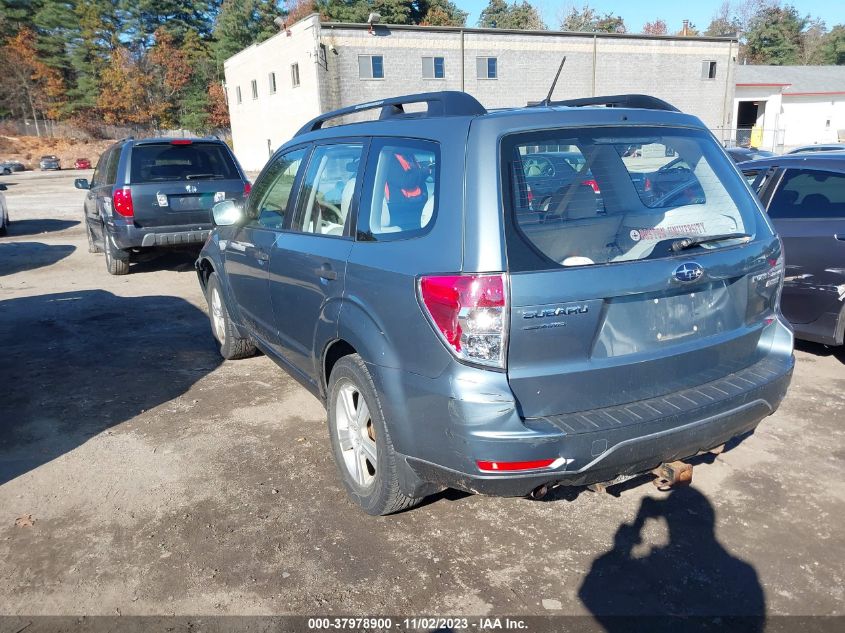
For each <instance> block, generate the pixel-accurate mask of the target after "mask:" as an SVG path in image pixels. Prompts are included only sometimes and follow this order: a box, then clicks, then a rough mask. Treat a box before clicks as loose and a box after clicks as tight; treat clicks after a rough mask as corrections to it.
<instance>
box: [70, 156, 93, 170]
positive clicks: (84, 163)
mask: <svg viewBox="0 0 845 633" xmlns="http://www.w3.org/2000/svg"><path fill="white" fill-rule="evenodd" d="M73 168H74V169H91V161H90V160H88V159H87V158H77V159H76V160H75V161H74V163H73Z"/></svg>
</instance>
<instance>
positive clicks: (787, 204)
mask: <svg viewBox="0 0 845 633" xmlns="http://www.w3.org/2000/svg"><path fill="white" fill-rule="evenodd" d="M768 213H769V216H770V217H772V218H842V217H845V174H840V173H836V172H830V171H822V170H816V169H787V170H786V172H784V175H783V178H782V179H781V181H780V184H779V185H778V188H777V191H775V193H774V194H773V195H772V200H771V202H770V203H769V208H768Z"/></svg>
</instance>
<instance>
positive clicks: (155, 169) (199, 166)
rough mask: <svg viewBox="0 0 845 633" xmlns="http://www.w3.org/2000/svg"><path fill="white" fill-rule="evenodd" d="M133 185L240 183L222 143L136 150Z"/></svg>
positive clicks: (134, 148) (162, 145) (160, 145)
mask: <svg viewBox="0 0 845 633" xmlns="http://www.w3.org/2000/svg"><path fill="white" fill-rule="evenodd" d="M131 161H132V168H131V176H130V178H131V182H133V183H141V182H161V181H168V180H212V179H213V180H237V179H239V178H240V176H239V175H238V170H237V168H236V167H235V163H234V161H233V160H232V157H231V155H230V154H229V152H228V150H227V149H226V148H225V147H224V146H222V145H220V144H219V143H190V144H184V145H183V144H178V145H175V144H172V143H154V144H149V145H136V146H135V147H133V148H132V159H131Z"/></svg>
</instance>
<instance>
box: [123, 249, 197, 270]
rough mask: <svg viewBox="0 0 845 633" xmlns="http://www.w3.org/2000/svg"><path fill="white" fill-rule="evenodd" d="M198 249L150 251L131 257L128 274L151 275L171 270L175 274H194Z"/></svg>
mask: <svg viewBox="0 0 845 633" xmlns="http://www.w3.org/2000/svg"><path fill="white" fill-rule="evenodd" d="M199 252H200V249H199V248H195V249H187V250H170V249H161V250H150V251H146V252H143V253H140V254H137V255H133V256H132V264H131V265H130V267H129V273H130V274H136V273H152V272H157V271H159V270H171V271H173V272H177V273H186V272H191V273H192V272H194V271H195V269H194V262H195V261H197V255H199Z"/></svg>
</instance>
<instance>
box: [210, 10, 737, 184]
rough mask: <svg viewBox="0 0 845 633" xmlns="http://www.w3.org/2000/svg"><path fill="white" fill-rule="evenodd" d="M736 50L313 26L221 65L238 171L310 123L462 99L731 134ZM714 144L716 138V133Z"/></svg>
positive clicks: (638, 39) (524, 34)
mask: <svg viewBox="0 0 845 633" xmlns="http://www.w3.org/2000/svg"><path fill="white" fill-rule="evenodd" d="M736 51H737V44H736V41H735V40H732V39H730V38H705V37H680V36H662V37H652V36H644V35H619V34H608V33H568V32H567V33H563V32H553V31H507V30H503V29H477V28H456V27H422V26H393V25H376V26H375V27H373V28H370V27H369V26H368V25H366V24H338V23H321V22H320V21H319V18H318V16H317V15H312V16H309V17H307V18H304V19H303V20H300V21H299V22H297V23H296V24H293V25H291V26H290V27H288V28H287V29H286V30H285V31H282V32H280V33H279V34H277V35H275V36H273V37H272V38H270V39H269V40H267V41H265V42H262V43H261V44H257V45H253V46H250V47H249V48H247V49H245V50H243V51H241V52H239V53H237V54H236V55H234V56H233V57H231V58H230V59H228V60H227V61H226V63H225V75H226V92H227V95H228V102H229V112H230V116H231V120H232V137H233V141H234V149H235V154H236V155H237V157H238V159H239V160H240V161H241V163H242V164H243V166H244V167H245V168H246V169H249V170H254V169H259V168H260V167H262V166H263V164H264V163H265V161H266V160H267V158H268V156H269V155H270V152H271V150H274V149H276V148H277V147H279V146H280V145H281V144H282V143H284V142H286V141H287V140H288V139H290V138H291V137H292V136H293V134H295V133H296V131H297V130H298V129H299V127H300V126H301V125H302V124H304V123H305V122H306V121H308V120H309V119H311V118H313V117H315V116H317V115H318V114H321V113H323V112H326V111H329V110H334V109H336V108H340V107H344V106H348V105H353V104H357V103H364V102H367V101H373V100H376V99H380V98H385V97H390V96H397V95H402V94H413V93H417V92H431V91H440V90H464V91H466V92H468V93H470V94H472V95H473V96H475V97H476V98H477V99H478V100H479V101H480V102H481V103H482V104H483V105H484V106H485V107H488V108H497V107H512V106H523V105H525V104H526V103H527V102H528V101H537V100H540V99H542V98H544V97H545V96H546V93H547V92H548V89H549V86H550V85H551V82H552V79H553V77H554V75H555V72H556V71H557V68H558V65H559V64H560V60H561V59H562V57H563V56H564V55H565V56H566V66H565V67H564V70H563V73H562V74H561V77H560V80H559V82H558V85H557V89H556V90H555V93H554V98H556V99H567V98H576V97H589V96H595V95H611V94H620V93H646V94H651V95H654V96H657V97H660V98H663V99H665V100H667V101H669V102H670V103H673V104H675V105H676V106H677V107H679V108H680V109H682V110H684V111H686V112H690V113H692V114H695V115H697V116H699V117H700V118H701V119H702V120H703V121H704V122H705V123H706V124H707V125H708V126H710V127H711V128H713V129H714V130H718V129H719V128H731V127H732V124H731V108H732V100H733V91H734V83H735V79H734V69H735V66H736V64H735V63H734V57H735V55H736ZM717 134H721V132H718V131H717Z"/></svg>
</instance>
